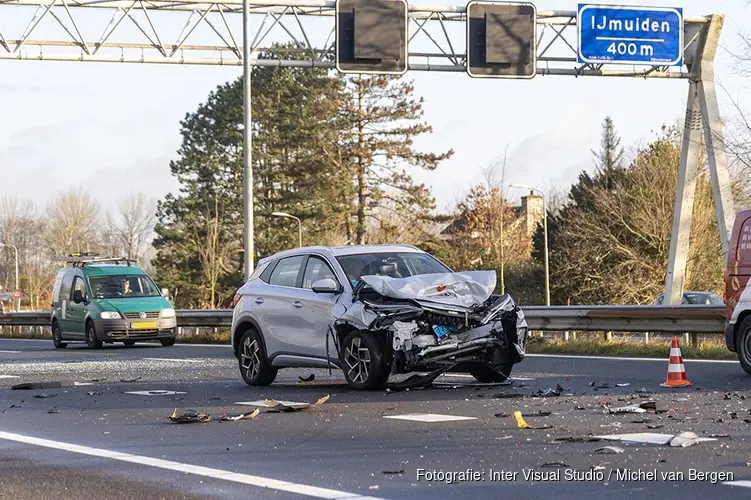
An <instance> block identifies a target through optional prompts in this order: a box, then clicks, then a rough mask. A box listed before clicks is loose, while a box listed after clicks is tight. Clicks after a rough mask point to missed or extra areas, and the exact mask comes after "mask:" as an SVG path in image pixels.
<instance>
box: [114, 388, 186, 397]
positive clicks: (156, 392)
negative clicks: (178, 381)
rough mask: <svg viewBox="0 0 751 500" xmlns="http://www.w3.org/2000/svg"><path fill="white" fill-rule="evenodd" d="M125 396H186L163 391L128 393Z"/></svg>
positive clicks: (177, 392)
mask: <svg viewBox="0 0 751 500" xmlns="http://www.w3.org/2000/svg"><path fill="white" fill-rule="evenodd" d="M125 394H135V395H136V396H172V395H174V394H185V393H184V392H179V391H163V390H160V389H155V390H151V391H128V392H126V393H125Z"/></svg>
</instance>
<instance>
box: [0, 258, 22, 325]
mask: <svg viewBox="0 0 751 500" xmlns="http://www.w3.org/2000/svg"><path fill="white" fill-rule="evenodd" d="M0 247H11V248H12V249H13V250H15V252H16V293H17V292H18V291H20V288H19V282H18V247H17V246H15V245H9V244H7V243H0ZM20 310H21V297H16V312H18V311H20Z"/></svg>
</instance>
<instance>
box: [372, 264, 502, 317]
mask: <svg viewBox="0 0 751 500" xmlns="http://www.w3.org/2000/svg"><path fill="white" fill-rule="evenodd" d="M360 279H361V280H362V281H364V282H365V283H367V284H368V285H369V286H370V287H371V288H372V289H373V290H374V291H376V292H377V293H379V294H381V295H383V296H385V297H391V298H394V299H409V300H415V301H418V302H421V303H426V304H432V305H444V306H459V307H463V308H472V307H476V306H479V305H481V304H484V303H485V301H487V300H488V298H489V297H490V296H491V294H492V293H493V291H494V290H495V285H496V273H495V271H465V272H460V273H437V274H419V275H417V276H410V277H408V278H391V277H389V276H372V275H370V276H362V277H361V278H360Z"/></svg>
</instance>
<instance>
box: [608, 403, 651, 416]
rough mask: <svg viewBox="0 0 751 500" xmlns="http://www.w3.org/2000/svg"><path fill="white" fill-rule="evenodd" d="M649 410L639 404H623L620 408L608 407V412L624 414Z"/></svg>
mask: <svg viewBox="0 0 751 500" xmlns="http://www.w3.org/2000/svg"><path fill="white" fill-rule="evenodd" d="M646 412H647V410H645V409H644V408H642V407H640V406H639V405H629V406H621V407H618V408H608V413H616V414H624V413H646Z"/></svg>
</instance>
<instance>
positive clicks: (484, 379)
mask: <svg viewBox="0 0 751 500" xmlns="http://www.w3.org/2000/svg"><path fill="white" fill-rule="evenodd" d="M513 367H514V365H513V363H508V364H505V365H500V366H498V367H497V369H496V368H494V367H491V366H488V365H481V364H475V365H473V366H472V367H471V368H469V370H468V371H469V373H470V375H472V376H473V377H475V380H477V381H478V382H479V383H481V384H500V383H501V382H505V381H506V380H507V379H508V378H509V377H510V376H511V369H512V368H513Z"/></svg>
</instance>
